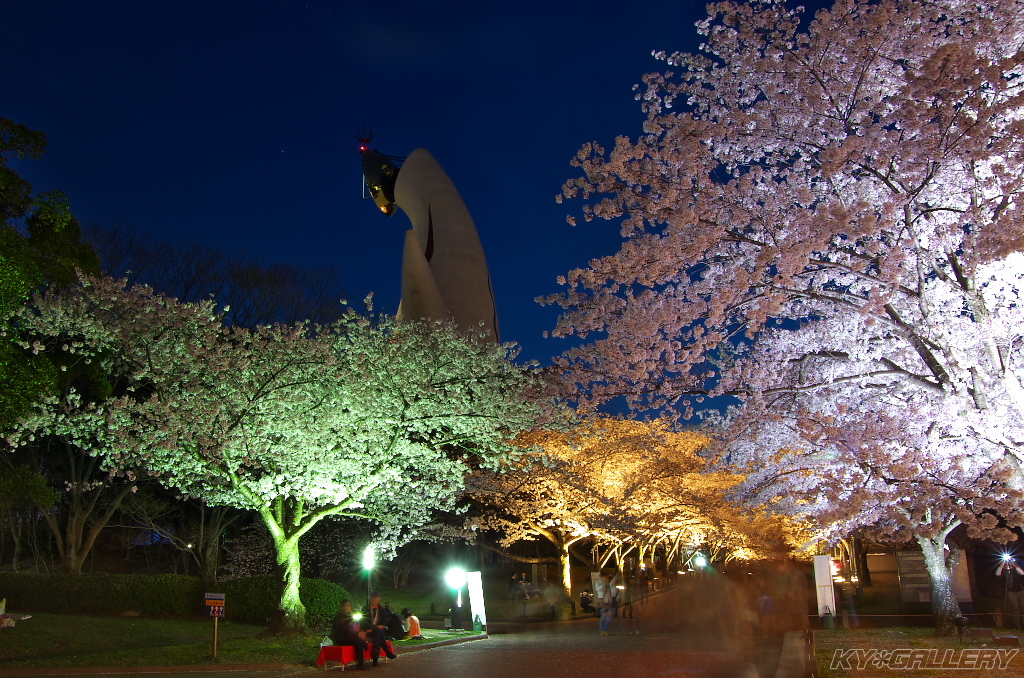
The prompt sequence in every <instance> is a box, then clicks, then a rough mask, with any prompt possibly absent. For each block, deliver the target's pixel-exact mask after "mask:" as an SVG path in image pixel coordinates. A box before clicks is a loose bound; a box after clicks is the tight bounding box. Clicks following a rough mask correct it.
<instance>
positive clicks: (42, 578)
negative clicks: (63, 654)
mask: <svg viewBox="0 0 1024 678" xmlns="http://www.w3.org/2000/svg"><path fill="white" fill-rule="evenodd" d="M212 588H213V589H214V590H213V591H212V593H223V594H225V602H226V603H227V616H228V618H229V619H231V620H233V621H237V622H242V623H248V624H268V623H270V620H271V618H272V617H273V614H274V611H275V610H276V609H277V596H276V595H275V593H274V591H275V584H274V577H272V576H270V575H267V576H261V577H247V578H245V579H236V580H234V581H228V582H223V583H220V584H217V585H215V586H214V587H212ZM204 592H205V589H204V587H203V583H202V581H200V579H199V578H198V577H187V576H184V575H178V574H158V575H146V574H111V575H103V574H98V575H81V576H78V577H69V576H67V575H63V574H39V573H30V572H17V573H15V572H0V598H7V607H8V609H10V610H11V611H17V612H49V613H54V614H100V615H105V614H120V613H122V612H125V611H128V610H131V611H133V612H138V613H139V614H142V615H146V616H152V617H168V616H182V617H185V616H195V615H198V614H201V613H202V609H203V593H204ZM299 596H300V597H301V598H302V603H303V604H304V605H305V606H306V624H307V625H309V626H311V627H314V628H316V627H322V626H326V625H327V624H328V623H329V622H330V620H331V619H332V618H333V617H334V615H335V614H337V611H338V601H339V600H341V599H342V598H347V597H349V594H348V592H347V591H345V589H343V588H341V587H340V586H338V585H337V584H332V583H331V582H329V581H324V580H322V579H309V578H305V577H304V578H303V579H302V580H301V581H300V586H299Z"/></svg>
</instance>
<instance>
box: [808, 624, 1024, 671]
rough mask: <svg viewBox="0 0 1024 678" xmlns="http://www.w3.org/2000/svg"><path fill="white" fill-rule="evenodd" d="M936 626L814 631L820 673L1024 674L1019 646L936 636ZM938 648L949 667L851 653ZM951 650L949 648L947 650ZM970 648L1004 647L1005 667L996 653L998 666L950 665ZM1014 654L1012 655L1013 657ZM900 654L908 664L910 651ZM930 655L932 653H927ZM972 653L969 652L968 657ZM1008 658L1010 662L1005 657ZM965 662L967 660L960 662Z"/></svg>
mask: <svg viewBox="0 0 1024 678" xmlns="http://www.w3.org/2000/svg"><path fill="white" fill-rule="evenodd" d="M934 632H935V631H934V629H930V628H905V627H895V628H885V629H865V630H860V629H836V630H834V631H818V632H816V633H815V641H816V649H817V660H818V670H819V675H820V676H822V678H843V677H845V676H856V677H857V678H880V677H881V676H886V677H887V678H891V676H892V675H893V674H894V673H904V674H906V673H912V674H913V675H915V676H918V675H920V676H941V677H942V678H980V677H981V676H1024V657H1022V656H1021V653H1020V652H1017V653H1016V654H1013V653H1014V650H1020V648H1016V647H1002V646H999V647H990V646H988V645H985V644H984V643H983V642H982V641H980V640H977V639H968V638H967V637H965V638H964V641H963V642H960V640H959V639H958V638H957V636H956V635H955V634H954V635H953V636H951V637H947V638H936V637H935V636H934V635H933V634H934ZM933 648H934V649H935V650H936V653H935V654H934V658H935V660H937V661H938V662H939V663H940V664H942V663H943V658H944V656H948V657H949V659H948V660H946V662H945V663H944V666H945V667H947V668H924V666H925V665H926V664H927V663H928V661H929V660H928V659H925V660H924V663H922V664H921V668H909V665H908V666H907V667H906V668H904V669H902V670H901V669H900V668H898V667H890V666H888V665H887V664H886V662H885V661H879V662H878V663H877V665H875V664H874V663H873V662H871V661H864V660H863V659H861V660H858V657H857V656H856V655H852V654H849V653H848V651H850V650H862V651H864V653H863V654H861V657H865V656H867V654H866V653H867V652H870V651H871V650H876V651H877V652H876V655H873V656H880V653H881V652H891V651H893V650H911V651H913V650H919V651H920V650H924V651H926V652H927V651H928V650H931V649H933ZM837 650H840V651H842V652H844V653H847V654H846V661H847V662H848V663H849V665H850V668H849V669H846V668H842V667H841V666H838V662H836V660H837V657H836V651H837ZM947 650H948V651H950V652H947ZM967 650H995V651H999V650H1001V651H1003V654H1002V657H1003V660H1004V663H1005V666H1006V668H1005V670H1002V671H1000V670H999V658H998V657H996V658H995V659H996V664H995V670H992V669H990V668H973V669H972V668H948V667H950V666H951V665H954V664H956V663H957V662H958V660H960V661H961V662H962V661H965V660H966V658H967V657H964V656H963V655H961V651H967ZM1011 655H1013V656H1012V657H1011ZM897 656H898V657H903V659H902V660H901V661H902V662H903V663H904V664H907V663H908V662H909V661H910V660H911V658H912V656H911V655H909V654H908V653H903V654H898V655H897ZM924 656H927V657H929V658H930V657H931V656H932V655H924ZM969 656H970V655H968V657H969ZM1006 659H1009V661H1008V662H1006V661H1005V660H1006ZM858 661H861V662H862V663H863V665H864V667H863V668H858ZM833 663H837V668H834V669H833V668H832V665H833ZM961 665H966V664H961Z"/></svg>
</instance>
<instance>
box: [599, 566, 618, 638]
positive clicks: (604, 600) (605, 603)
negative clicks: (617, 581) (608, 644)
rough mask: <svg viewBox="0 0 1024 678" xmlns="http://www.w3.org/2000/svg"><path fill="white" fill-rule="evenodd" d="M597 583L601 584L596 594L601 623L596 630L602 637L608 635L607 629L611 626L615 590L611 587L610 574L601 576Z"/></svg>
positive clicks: (613, 614) (613, 613)
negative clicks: (599, 606)
mask: <svg viewBox="0 0 1024 678" xmlns="http://www.w3.org/2000/svg"><path fill="white" fill-rule="evenodd" d="M598 581H600V582H601V590H600V591H599V592H598V594H597V600H598V602H599V603H600V605H601V622H600V624H599V625H598V627H597V628H598V631H599V632H600V633H601V635H602V636H607V635H609V632H608V629H609V627H610V626H611V624H612V617H614V616H615V604H616V600H617V598H616V596H615V593H616V590H615V587H614V586H612V576H611V575H610V574H607V573H605V574H602V575H601V578H600V579H599V580H598Z"/></svg>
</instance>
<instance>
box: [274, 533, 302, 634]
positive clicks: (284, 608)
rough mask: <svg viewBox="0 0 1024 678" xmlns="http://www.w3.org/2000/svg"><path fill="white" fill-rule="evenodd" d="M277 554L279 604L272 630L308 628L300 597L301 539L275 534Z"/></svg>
mask: <svg viewBox="0 0 1024 678" xmlns="http://www.w3.org/2000/svg"><path fill="white" fill-rule="evenodd" d="M272 535H273V537H274V550H275V552H276V554H277V568H276V573H277V577H278V579H277V585H278V593H279V594H280V595H279V597H278V605H277V612H276V614H275V618H274V619H273V620H272V621H271V625H270V630H271V631H275V632H278V633H289V632H297V631H305V630H306V606H305V605H303V604H302V600H301V599H300V598H299V575H300V573H301V570H300V568H299V539H298V537H297V536H292V537H284V536H283V535H278V534H273V533H272Z"/></svg>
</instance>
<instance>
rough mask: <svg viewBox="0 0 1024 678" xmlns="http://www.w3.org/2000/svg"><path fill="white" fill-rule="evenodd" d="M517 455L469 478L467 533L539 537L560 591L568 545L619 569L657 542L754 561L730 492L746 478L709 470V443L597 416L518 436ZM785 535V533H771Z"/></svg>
mask: <svg viewBox="0 0 1024 678" xmlns="http://www.w3.org/2000/svg"><path fill="white" fill-rule="evenodd" d="M516 442H517V444H518V445H519V446H521V447H522V448H523V449H524V452H523V454H521V455H519V456H517V457H515V458H514V459H511V460H509V461H507V462H506V463H505V464H503V465H502V466H501V468H500V469H498V470H497V471H491V470H484V471H478V472H476V473H474V474H473V476H472V477H471V479H470V480H469V481H468V487H469V495H470V496H472V497H473V498H474V499H476V500H477V501H479V502H480V503H481V505H482V506H484V507H486V510H485V512H484V514H483V515H480V516H473V517H472V518H470V519H469V520H468V522H469V524H470V528H471V529H483V530H497V531H500V533H501V537H500V543H501V544H502V545H503V546H506V547H507V546H510V545H511V544H513V543H515V542H517V541H524V540H525V541H529V540H535V539H543V540H546V541H548V542H550V543H551V544H552V545H554V547H555V548H556V550H557V552H558V563H559V568H560V573H561V577H562V586H563V589H564V590H565V593H566V594H567V595H568V594H570V593H571V585H572V581H571V578H570V575H571V572H570V556H571V555H572V551H571V549H572V547H573V545H575V544H578V543H580V542H582V541H584V540H588V541H590V542H592V543H596V544H598V545H601V546H603V547H604V548H605V557H604V558H601V559H600V560H601V562H607V560H609V559H610V558H612V557H614V558H615V559H616V561H617V562H618V564H619V565H620V567H621V563H622V561H623V560H624V559H625V557H626V556H627V555H628V554H630V553H631V552H634V551H635V552H636V553H637V554H638V556H639V558H640V559H641V560H642V559H643V558H644V557H645V555H646V554H650V553H653V552H654V551H655V549H659V548H661V549H662V550H663V552H664V553H665V554H666V556H667V558H669V559H671V558H672V557H673V556H674V555H676V554H677V553H679V552H680V551H685V550H695V549H696V548H697V547H700V546H702V545H705V544H710V543H715V544H721V545H722V546H723V549H724V550H726V551H727V552H731V551H736V552H738V553H741V554H742V555H743V556H744V557H748V558H750V557H757V555H758V553H757V551H756V550H755V547H754V542H755V541H757V542H758V546H760V545H761V543H762V542H761V541H759V540H757V539H755V538H753V533H751V534H747V535H744V534H743V533H742V531H741V530H740V529H737V528H741V527H742V526H746V525H748V524H749V522H750V521H749V519H748V518H746V517H744V516H742V515H740V511H739V509H738V507H737V506H735V505H733V504H731V503H729V502H728V501H727V500H726V498H725V494H726V492H727V491H728V490H729V489H730V488H732V487H733V486H735V485H736V484H737V483H738V482H740V481H741V480H742V478H741V477H739V476H736V475H734V474H732V473H728V472H722V471H719V472H708V468H707V467H708V460H707V459H705V458H703V457H701V456H700V454H699V453H700V452H701V451H702V450H703V449H704V448H705V447H706V446H707V445H708V443H709V442H710V439H709V438H707V437H706V436H704V435H702V434H699V433H696V432H693V431H672V430H671V428H670V425H669V422H668V421H667V420H664V419H658V420H655V421H633V420H626V419H610V418H599V419H596V420H592V421H588V422H584V423H583V424H581V425H579V426H576V427H574V428H572V429H571V430H569V431H557V430H545V431H530V432H526V433H523V434H521V435H520V436H519V437H518V439H517V441H516ZM777 534H778V535H779V536H780V537H783V535H782V532H781V531H780V532H779V533H777Z"/></svg>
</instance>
